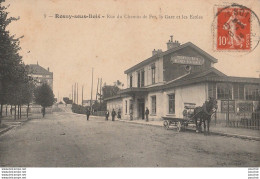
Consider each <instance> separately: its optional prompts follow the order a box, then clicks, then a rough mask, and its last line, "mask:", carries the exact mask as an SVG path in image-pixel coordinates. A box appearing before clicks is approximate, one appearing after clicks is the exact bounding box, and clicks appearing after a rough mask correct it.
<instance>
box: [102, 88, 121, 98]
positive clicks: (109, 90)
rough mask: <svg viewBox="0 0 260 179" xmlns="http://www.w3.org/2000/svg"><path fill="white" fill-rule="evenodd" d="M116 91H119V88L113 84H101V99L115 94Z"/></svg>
mask: <svg viewBox="0 0 260 179" xmlns="http://www.w3.org/2000/svg"><path fill="white" fill-rule="evenodd" d="M118 91H119V88H118V87H117V86H115V85H114V86H112V85H106V86H103V88H102V93H103V95H102V97H103V100H104V99H106V98H108V97H111V96H114V95H116V94H117V92H118Z"/></svg>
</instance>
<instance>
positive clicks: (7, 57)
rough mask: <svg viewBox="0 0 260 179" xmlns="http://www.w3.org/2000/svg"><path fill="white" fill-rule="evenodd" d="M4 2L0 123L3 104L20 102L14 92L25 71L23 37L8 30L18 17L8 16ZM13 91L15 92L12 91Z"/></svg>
mask: <svg viewBox="0 0 260 179" xmlns="http://www.w3.org/2000/svg"><path fill="white" fill-rule="evenodd" d="M3 2H4V0H0V105H1V108H0V125H1V117H2V108H3V105H4V104H10V102H15V103H16V104H17V102H18V96H17V95H14V94H18V91H19V90H20V88H19V87H18V86H19V85H18V84H21V83H22V82H21V81H22V80H21V79H22V78H21V73H20V72H24V65H23V63H22V57H21V56H20V55H19V53H18V51H19V50H20V49H21V48H20V47H19V39H20V38H22V37H20V38H15V37H14V36H12V35H10V33H9V31H8V30H7V26H8V25H9V24H10V23H11V22H12V21H14V20H18V19H17V18H14V17H10V18H8V12H6V9H7V7H4V6H2V3H3ZM22 76H25V75H22ZM17 81H19V82H21V83H17ZM12 91H14V92H15V93H11V92H12Z"/></svg>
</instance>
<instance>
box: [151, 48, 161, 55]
mask: <svg viewBox="0 0 260 179" xmlns="http://www.w3.org/2000/svg"><path fill="white" fill-rule="evenodd" d="M159 53H162V49H158V50H155V49H153V51H152V54H153V56H154V55H157V54H159Z"/></svg>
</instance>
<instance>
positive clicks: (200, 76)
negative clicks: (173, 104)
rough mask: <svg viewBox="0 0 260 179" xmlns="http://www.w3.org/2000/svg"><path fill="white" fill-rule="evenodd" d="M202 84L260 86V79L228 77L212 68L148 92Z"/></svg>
mask: <svg viewBox="0 0 260 179" xmlns="http://www.w3.org/2000/svg"><path fill="white" fill-rule="evenodd" d="M211 74H212V75H211ZM201 82H229V83H247V84H257V85H260V78H248V77H233V76H227V75H225V74H223V73H222V72H220V71H218V70H217V69H215V68H213V67H212V68H210V69H209V70H207V71H204V72H201V73H197V74H189V75H187V76H184V77H183V78H180V79H178V80H175V81H172V82H170V83H168V84H164V85H161V86H156V87H151V88H149V89H148V90H149V91H156V90H161V89H170V88H173V87H177V86H185V85H190V84H195V83H201Z"/></svg>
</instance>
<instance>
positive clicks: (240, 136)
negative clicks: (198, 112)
mask: <svg viewBox="0 0 260 179" xmlns="http://www.w3.org/2000/svg"><path fill="white" fill-rule="evenodd" d="M210 133H211V134H213V135H219V136H226V137H234V138H239V139H247V140H255V141H260V137H253V136H245V135H239V134H228V133H221V132H210Z"/></svg>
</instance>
